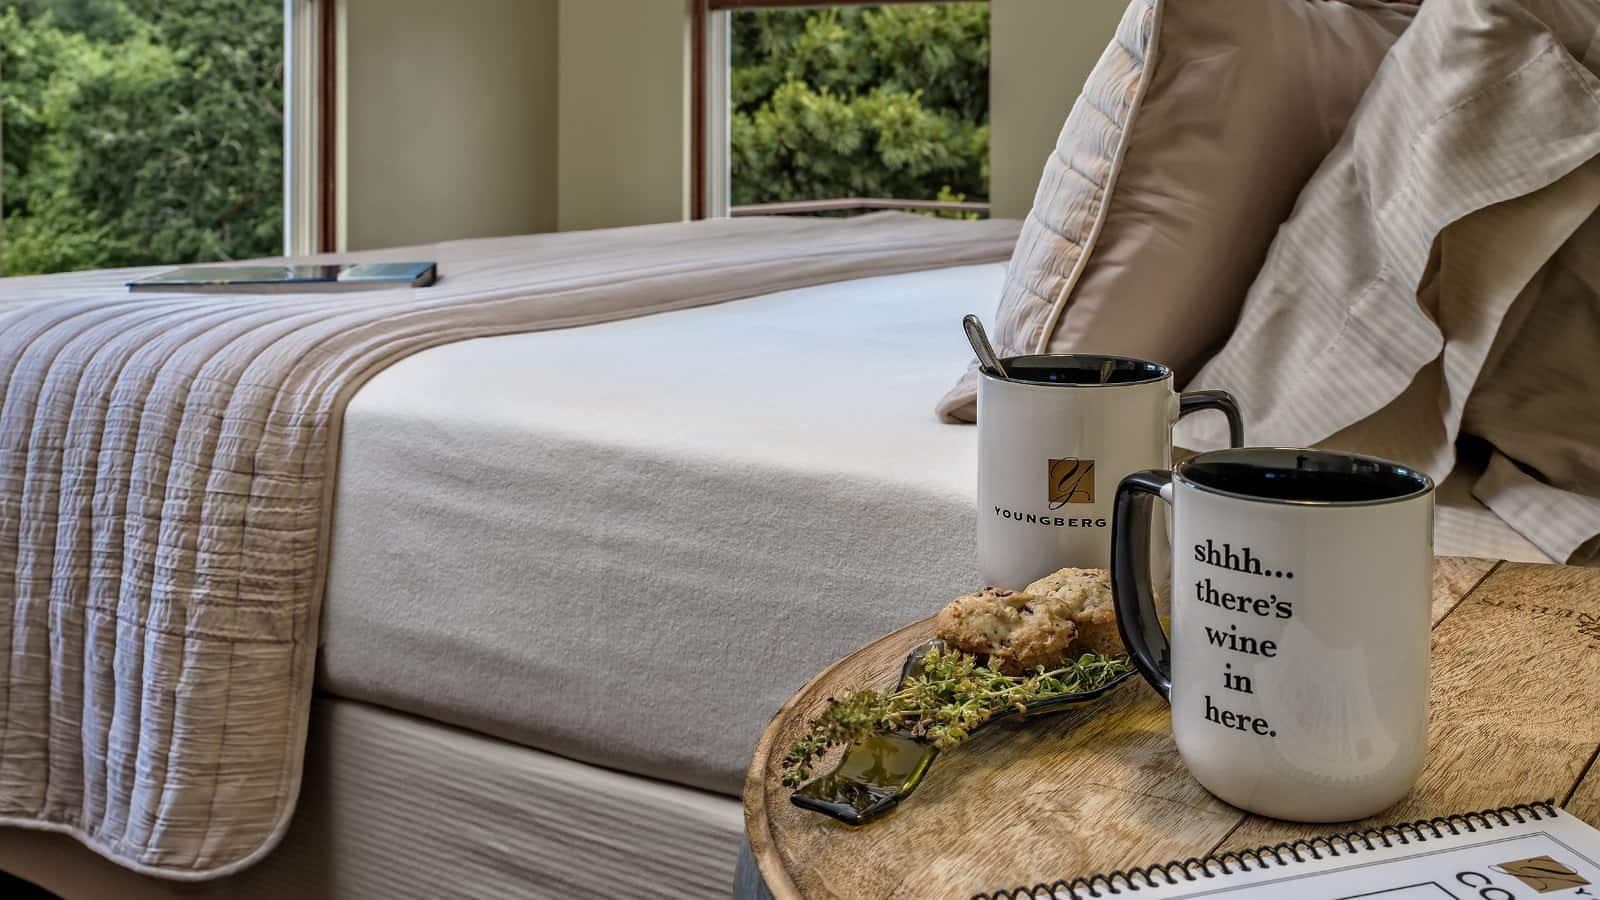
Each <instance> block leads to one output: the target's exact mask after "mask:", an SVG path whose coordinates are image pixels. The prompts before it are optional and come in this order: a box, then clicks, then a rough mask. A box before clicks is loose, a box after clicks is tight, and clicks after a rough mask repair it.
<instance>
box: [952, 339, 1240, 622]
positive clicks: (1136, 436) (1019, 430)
mask: <svg viewBox="0 0 1600 900" xmlns="http://www.w3.org/2000/svg"><path fill="white" fill-rule="evenodd" d="M1000 362H1001V365H1002V366H1004V367H1005V369H1006V374H1007V375H1009V376H1010V377H1009V378H1004V379H1002V378H999V377H996V376H995V375H993V374H991V373H990V372H989V371H988V370H987V369H981V368H980V369H979V370H978V371H979V379H978V569H979V573H980V574H981V576H982V578H983V582H984V584H990V585H995V586H997V587H1003V588H1010V589H1012V590H1021V589H1022V588H1023V587H1025V586H1027V585H1028V584H1029V583H1031V582H1034V581H1037V580H1038V579H1040V578H1042V577H1044V576H1045V575H1048V574H1050V573H1051V572H1054V571H1056V570H1057V569H1061V568H1064V567H1066V566H1075V567H1077V568H1094V569H1104V568H1106V567H1107V566H1108V565H1110V560H1111V500H1112V495H1113V493H1115V490H1116V486H1117V482H1118V481H1120V480H1121V479H1122V476H1124V475H1126V474H1128V473H1129V472H1135V471H1138V470H1140V469H1148V468H1153V467H1156V466H1166V465H1168V464H1170V463H1171V462H1172V426H1173V425H1174V424H1176V423H1177V421H1178V417H1179V416H1183V415H1187V414H1188V413H1190V412H1194V411H1196V410H1201V409H1216V410H1221V411H1222V412H1223V413H1224V414H1226V415H1227V417H1228V425H1229V429H1230V431H1231V433H1232V438H1233V441H1232V443H1233V446H1235V447H1238V446H1240V445H1242V444H1243V443H1244V426H1243V424H1242V423H1241V420H1240V418H1239V408H1238V406H1237V405H1236V404H1235V403H1234V402H1233V398H1232V397H1230V396H1228V395H1227V394H1226V393H1225V392H1223V391H1198V392H1195V393H1192V394H1184V395H1183V396H1181V397H1180V396H1179V395H1178V394H1177V393H1176V392H1175V391H1173V389H1172V370H1170V369H1168V368H1167V367H1166V366H1163V365H1161V364H1160V363H1153V362H1148V361H1146V360H1142V359H1133V358H1131V357H1123V356H1099V355H1094V354H1086V353H1068V354H1052V355H1040V356H1013V357H1009V358H1006V359H1002V360H1001V361H1000Z"/></svg>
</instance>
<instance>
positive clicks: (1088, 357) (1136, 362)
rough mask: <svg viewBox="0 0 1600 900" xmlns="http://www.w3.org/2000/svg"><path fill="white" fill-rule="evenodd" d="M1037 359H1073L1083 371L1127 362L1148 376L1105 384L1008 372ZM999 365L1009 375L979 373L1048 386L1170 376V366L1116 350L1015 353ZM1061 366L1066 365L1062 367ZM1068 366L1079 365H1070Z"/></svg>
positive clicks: (1118, 384)
mask: <svg viewBox="0 0 1600 900" xmlns="http://www.w3.org/2000/svg"><path fill="white" fill-rule="evenodd" d="M1036 360H1074V361H1078V362H1081V363H1083V365H1082V367H1081V368H1083V369H1085V370H1088V369H1098V368H1099V367H1100V366H1101V365H1102V364H1104V363H1107V362H1115V363H1127V364H1131V365H1132V366H1135V367H1140V368H1143V369H1145V370H1146V371H1147V372H1149V373H1150V374H1149V375H1148V376H1147V377H1145V378H1140V379H1138V380H1136V381H1108V382H1104V383H1090V384H1078V383H1076V382H1070V381H1035V380H1033V379H1031V378H1018V377H1016V376H1015V375H1014V374H1012V373H1011V367H1012V365H1013V364H1020V365H1019V368H1021V366H1022V365H1025V364H1027V363H1029V362H1032V361H1036ZM1000 365H1002V366H1005V367H1006V370H1007V374H1010V375H1011V377H1009V378H1001V377H999V376H998V375H995V374H994V373H992V372H989V371H987V370H985V369H984V368H982V367H981V366H980V367H979V368H978V372H979V374H981V375H982V376H983V377H985V378H989V379H992V380H994V381H999V382H1011V383H1014V384H1027V385H1037V386H1039V387H1051V388H1119V387H1136V386H1138V385H1141V384H1155V383H1157V382H1161V381H1166V380H1168V379H1170V378H1171V377H1172V369H1171V368H1169V367H1167V366H1165V365H1163V364H1161V363H1158V362H1155V361H1153V360H1148V359H1141V358H1140V357H1137V356H1119V355H1117V354H1115V353H1021V354H1018V355H1016V356H1002V357H1000ZM1062 368H1069V367H1068V366H1062ZM1070 368H1078V367H1076V366H1073V367H1070Z"/></svg>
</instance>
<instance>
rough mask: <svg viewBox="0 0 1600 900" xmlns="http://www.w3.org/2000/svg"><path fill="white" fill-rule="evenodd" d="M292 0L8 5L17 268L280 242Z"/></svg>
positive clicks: (1, 28)
mask: <svg viewBox="0 0 1600 900" xmlns="http://www.w3.org/2000/svg"><path fill="white" fill-rule="evenodd" d="M282 33H283V19H282V6H281V4H276V3H263V2H259V0H181V2H173V0H167V2H160V0H16V2H9V3H7V2H0V53H3V57H0V88H3V91H4V93H3V95H0V104H3V105H0V115H3V116H4V128H5V132H4V161H3V162H4V166H5V180H4V189H5V194H4V197H3V198H0V199H3V209H4V221H5V229H6V230H5V243H4V245H3V256H0V271H3V272H4V274H8V275H15V274H24V273H33V272H55V271H65V270H70V269H83V268H95V267H105V266H131V265H147V264H155V263H171V262H190V261H200V260H216V259H237V258H242V257H252V256H268V255H273V254H275V253H278V252H280V250H281V247H282V235H283V225H282V175H283V161H282V160H283V113H282V103H281V98H282V96H283V49H282V48H283V45H282Z"/></svg>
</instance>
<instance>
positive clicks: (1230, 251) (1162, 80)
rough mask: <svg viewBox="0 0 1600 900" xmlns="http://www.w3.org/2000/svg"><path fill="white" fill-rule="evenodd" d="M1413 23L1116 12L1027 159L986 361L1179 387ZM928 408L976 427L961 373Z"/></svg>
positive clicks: (1167, 3) (1250, 0)
mask: <svg viewBox="0 0 1600 900" xmlns="http://www.w3.org/2000/svg"><path fill="white" fill-rule="evenodd" d="M1415 12H1416V10H1415V7H1413V6H1411V5H1410V4H1406V3H1385V2H1380V0H1134V2H1133V3H1132V4H1130V5H1129V7H1128V11H1127V13H1126V14H1125V15H1124V16H1123V19H1122V23H1121V24H1120V25H1119V26H1118V27H1117V34H1116V37H1115V39H1113V40H1112V42H1111V45H1110V46H1109V47H1107V48H1106V52H1105V54H1104V55H1102V56H1101V58H1100V62H1099V63H1098V64H1097V65H1096V66H1095V68H1094V71H1093V72H1091V73H1090V75H1089V78H1088V81H1087V82H1086V83H1085V84H1084V88H1083V93H1082V94H1081V95H1080V96H1079V97H1078V101H1077V102H1076V103H1075V104H1073V107H1072V112H1071V113H1070V114H1069V115H1068V116H1067V121H1066V124H1065V125H1064V126H1063V127H1062V129H1061V136H1060V138H1059V139H1058V140H1057V142H1056V152H1055V153H1053V154H1052V155H1051V156H1050V158H1049V159H1048V160H1047V161H1046V162H1045V168H1044V174H1043V175H1042V176H1041V177H1040V179H1039V190H1038V192H1037V194H1036V195H1035V197H1034V201H1033V210H1032V211H1031V212H1030V213H1029V214H1028V219H1027V221H1026V222H1025V223H1024V225H1023V228H1022V234H1021V237H1019V238H1018V240H1017V247H1016V250H1015V251H1014V252H1013V253H1012V256H1011V269H1010V272H1009V274H1008V275H1007V277H1006V285H1005V290H1004V292H1003V293H1002V294H1001V297H1000V307H999V310H998V312H997V314H996V318H995V323H994V328H993V335H992V336H993V338H994V341H995V344H996V345H997V348H998V349H999V351H1000V352H1001V353H1002V354H1020V353H1068V352H1074V351H1083V352H1093V353H1117V354H1125V355H1129V356H1139V357H1143V358H1146V359H1152V360H1156V361H1159V362H1163V363H1166V364H1167V365H1169V366H1171V367H1172V368H1173V370H1174V371H1175V372H1176V373H1177V376H1178V382H1179V383H1180V384H1182V383H1183V382H1185V381H1187V380H1188V379H1189V378H1190V377H1192V376H1193V375H1194V373H1195V372H1196V371H1198V370H1199V368H1200V366H1201V364H1203V363H1204V362H1205V361H1206V360H1207V359H1208V358H1210V356H1211V354H1213V353H1215V352H1216V351H1217V350H1218V349H1219V348H1220V347H1221V346H1222V344H1223V342H1224V341H1226V340H1227V337H1228V334H1229V332H1230V331H1231V330H1232V328H1233V324H1234V321H1235V319H1236V318H1237V317H1238V313H1239V308H1240V306H1241V305H1242V304H1243V302H1244V296H1245V292H1246V291H1247V290H1248V289H1249V287H1250V282H1251V281H1252V280H1253V279H1254V277H1255V273H1256V271H1257V270H1258V269H1259V268H1260V267H1261V264H1262V261H1263V260H1264V259H1265V257H1266V252H1267V247H1268V245H1269V244H1271V242H1272V237H1273V235H1274V234H1275V233H1276V231H1277V228H1278V226H1279V225H1280V224H1281V223H1282V222H1284V221H1285V220H1286V219H1288V218H1289V213H1290V211H1291V209H1292V208H1293V206H1294V201H1295V197H1296V196H1297V195H1298V194H1299V192H1300V188H1301V187H1302V186H1303V185H1304V184H1305V183H1306V182H1307V181H1309V180H1310V178H1311V175H1312V173H1313V172H1314V171H1316V168H1317V166H1318V165H1319V164H1320V163H1321V162H1322V158H1323V156H1325V155H1326V154H1327V152H1328V151H1329V150H1330V149H1332V148H1333V145H1334V144H1335V143H1336V142H1337V141H1338V140H1339V137H1340V135H1341V134H1342V133H1343V132H1344V127H1345V123H1346V122H1347V121H1348V120H1349V118H1350V115H1351V113H1352V112H1354V110H1355V106H1356V103H1357V101H1359V100H1360V98H1361V94H1362V92H1363V91H1364V90H1365V89H1366V86H1367V84H1368V83H1369V82H1370V81H1371V80H1372V75H1373V73H1374V72H1375V71H1377V68H1378V65H1379V63H1380V62H1381V61H1382V60H1383V57H1384V54H1385V53H1386V52H1387V51H1388V49H1389V45H1390V44H1392V43H1394V40H1395V38H1396V37H1397V36H1398V35H1399V34H1400V32H1401V31H1403V30H1404V29H1405V27H1406V25H1407V24H1409V23H1410V21H1411V18H1412V16H1413V15H1414V14H1415ZM938 411H939V415H940V416H941V417H942V418H944V419H945V420H947V421H965V422H971V421H974V420H975V419H976V377H975V374H974V372H972V371H971V370H969V371H968V373H967V375H966V377H964V378H963V379H962V380H961V382H960V383H958V384H957V385H956V387H955V388H953V389H952V390H951V391H950V393H949V394H947V395H946V396H945V398H944V399H943V400H942V401H941V402H940V404H939V407H938Z"/></svg>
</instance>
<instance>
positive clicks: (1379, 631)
mask: <svg viewBox="0 0 1600 900" xmlns="http://www.w3.org/2000/svg"><path fill="white" fill-rule="evenodd" d="M1155 497H1160V498H1161V499H1163V500H1165V501H1166V502H1167V503H1169V504H1170V505H1171V507H1172V522H1173V526H1172V548H1173V551H1172V601H1171V603H1172V622H1171V627H1170V631H1171V636H1170V642H1169V637H1168V635H1167V634H1166V633H1164V632H1163V630H1162V627H1161V622H1160V620H1159V618H1158V614H1157V612H1156V608H1155V605H1154V602H1153V600H1152V597H1151V593H1150V589H1149V585H1150V583H1151V581H1150V572H1149V563H1148V554H1147V553H1145V552H1144V549H1145V548H1146V547H1147V546H1148V543H1149V540H1150V520H1151V516H1150V512H1151V507H1152V501H1153V499H1154V498H1155ZM1114 516H1115V523H1114V531H1113V538H1112V565H1111V582H1112V592H1113V594H1114V595H1115V597H1116V607H1117V619H1118V628H1119V630H1120V631H1121V633H1122V640H1123V643H1125V644H1126V645H1127V647H1128V652H1129V655H1130V656H1131V657H1132V659H1133V662H1134V665H1135V666H1137V667H1138V669H1139V671H1140V672H1141V673H1142V674H1143V675H1144V677H1145V679H1146V680H1148V681H1149V682H1150V684H1151V685H1152V686H1154V687H1155V689H1156V690H1157V691H1158V692H1160V693H1161V695H1162V696H1163V697H1166V698H1167V699H1168V701H1169V702H1170V703H1171V704H1172V734H1173V738H1174V739H1175V740H1176V742H1177V745H1178V752H1179V754H1180V755H1181V756H1182V757H1183V761H1184V763H1185V764H1186V765H1187V766H1188V767H1189V771H1190V772H1191V773H1192V774H1193V775H1194V777H1195V779H1196V780H1197V781H1199V782H1200V784H1201V785H1203V786H1204V787H1205V788H1206V790H1208V791H1210V792H1211V793H1213V794H1215V795H1216V796H1217V797H1219V798H1221V799H1222V800H1225V801H1227V802H1228V803H1231V804H1233V805H1234V806H1237V807H1240V808H1242V809H1246V810H1249V811H1251V812H1254V813H1260V814H1261V815H1264V816H1271V817H1273V818H1278V819H1290V820H1294V821H1301V822H1339V821H1346V820H1349V819H1360V818H1363V817H1366V816H1369V815H1372V814H1374V813H1377V812H1379V811H1380V810H1383V809H1385V808H1387V807H1388V806H1390V805H1392V804H1394V803H1395V802H1396V801H1398V800H1399V799H1400V798H1401V797H1403V796H1405V794H1406V792H1407V791H1408V790H1409V789H1410V788H1411V785H1412V783H1413V782H1415V781H1416V779H1417V776H1418V775H1419V774H1420V773H1421V772H1422V763H1423V755H1424V753H1425V752H1426V748H1427V731H1428V638H1429V635H1428V627H1429V606H1430V604H1431V602H1432V588H1431V582H1432V575H1433V482H1432V481H1430V480H1429V479H1428V476H1426V475H1424V474H1422V473H1421V472H1417V471H1415V470H1413V469H1409V468H1407V467H1405V466H1402V465H1399V464H1398V463H1392V462H1388V461H1385V460H1381V459H1374V458H1372V457H1366V456H1356V455H1353V454H1347V453H1334V452H1328V451H1319V450H1297V449H1283V448H1277V449H1274V448H1250V449H1245V450H1216V451H1213V452H1210V453H1201V454H1199V455H1197V456H1192V457H1190V458H1188V459H1186V460H1184V461H1183V462H1181V463H1179V464H1178V465H1177V466H1176V467H1174V468H1173V470H1172V471H1170V472H1169V471H1165V470H1151V471H1146V472H1136V473H1134V474H1132V475H1129V476H1128V477H1127V478H1124V479H1123V480H1122V483H1121V484H1120V485H1119V486H1118V488H1117V494H1116V510H1115V514H1114Z"/></svg>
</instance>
